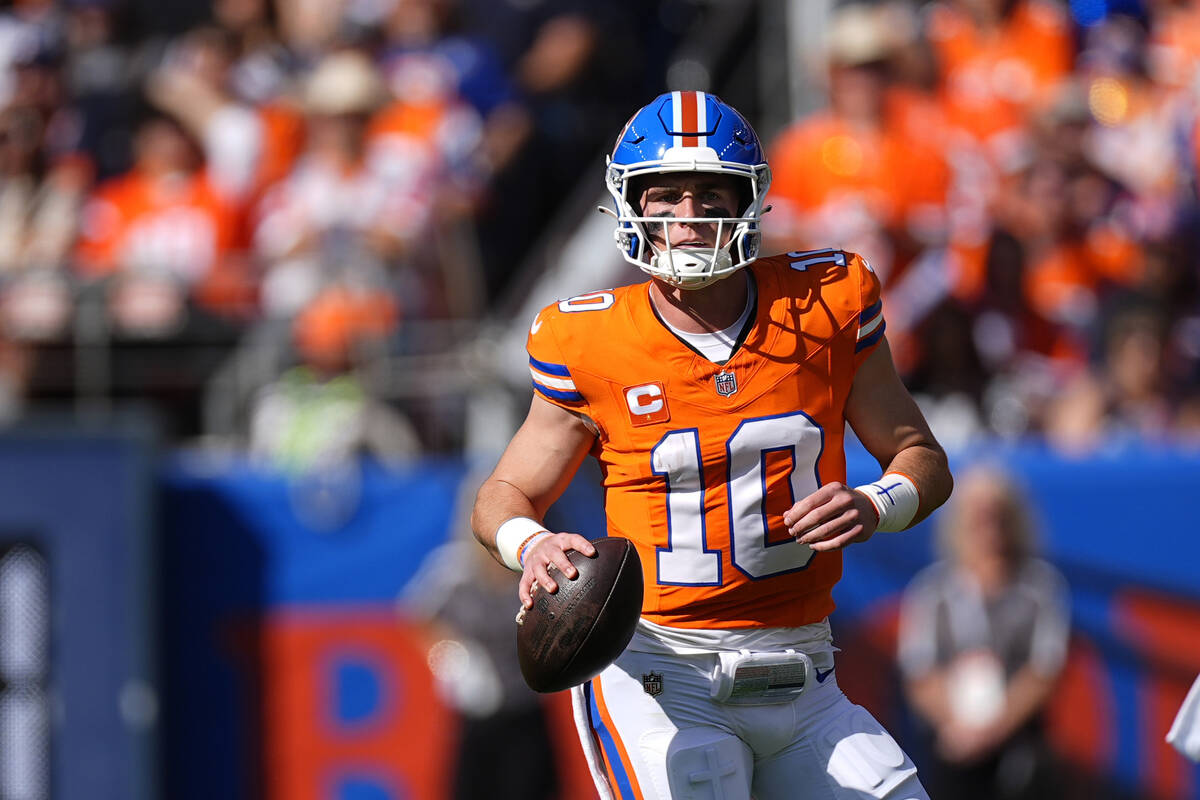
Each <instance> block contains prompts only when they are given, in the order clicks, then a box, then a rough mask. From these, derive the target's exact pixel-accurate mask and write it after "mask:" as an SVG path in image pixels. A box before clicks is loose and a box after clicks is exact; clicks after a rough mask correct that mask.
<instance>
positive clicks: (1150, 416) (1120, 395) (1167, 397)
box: [1045, 304, 1178, 453]
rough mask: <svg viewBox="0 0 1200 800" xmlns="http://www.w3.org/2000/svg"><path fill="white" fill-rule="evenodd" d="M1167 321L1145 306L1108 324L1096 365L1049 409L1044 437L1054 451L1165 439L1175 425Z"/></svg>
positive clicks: (1122, 313) (1088, 449) (1114, 315)
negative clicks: (1168, 367) (1169, 371)
mask: <svg viewBox="0 0 1200 800" xmlns="http://www.w3.org/2000/svg"><path fill="white" fill-rule="evenodd" d="M1166 336H1167V323H1166V319H1165V317H1164V315H1163V314H1162V312H1161V310H1159V309H1158V308H1156V307H1153V306H1148V305H1144V304H1137V305H1133V306H1131V307H1127V308H1123V309H1119V310H1117V311H1114V312H1113V313H1112V314H1111V315H1110V316H1109V317H1107V318H1106V320H1105V327H1104V332H1103V337H1102V339H1103V344H1102V348H1101V350H1100V352H1099V353H1098V358H1097V365H1096V366H1095V367H1092V368H1089V369H1085V370H1082V371H1081V372H1079V373H1078V374H1077V375H1076V376H1074V378H1073V380H1071V381H1069V382H1068V383H1067V384H1066V386H1065V387H1064V389H1063V391H1062V392H1061V393H1059V395H1058V396H1057V398H1056V399H1055V402H1054V403H1053V404H1051V406H1050V408H1049V409H1048V413H1047V418H1046V426H1045V435H1046V438H1047V440H1048V441H1049V442H1050V443H1051V444H1052V445H1053V446H1055V447H1057V448H1059V449H1061V450H1063V451H1066V452H1071V453H1088V452H1091V451H1093V450H1095V449H1096V448H1098V447H1101V446H1103V445H1106V444H1108V445H1112V444H1114V443H1117V442H1121V441H1124V440H1130V439H1134V440H1139V439H1140V440H1143V441H1151V442H1155V441H1158V442H1162V441H1165V440H1166V439H1167V438H1168V436H1169V434H1170V431H1171V428H1172V425H1173V422H1174V409H1173V401H1174V400H1177V399H1178V398H1177V397H1173V395H1174V394H1176V393H1175V392H1173V391H1172V388H1173V387H1172V386H1171V382H1170V380H1169V375H1168V372H1167V351H1168V346H1167V341H1166Z"/></svg>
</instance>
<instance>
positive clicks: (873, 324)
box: [858, 314, 883, 342]
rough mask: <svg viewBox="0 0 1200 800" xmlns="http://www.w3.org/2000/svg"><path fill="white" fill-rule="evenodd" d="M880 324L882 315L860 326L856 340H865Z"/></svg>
mask: <svg viewBox="0 0 1200 800" xmlns="http://www.w3.org/2000/svg"><path fill="white" fill-rule="evenodd" d="M882 324H883V314H878V315H876V317H875V319H873V320H871V321H870V322H868V323H867V324H866V325H862V326H860V327H859V329H858V340H859V341H860V342H861V341H862V340H863V339H865V338H867V337H868V336H870V335H871V334H872V333H874V332H875V329H876V328H878V327H879V326H880V325H882Z"/></svg>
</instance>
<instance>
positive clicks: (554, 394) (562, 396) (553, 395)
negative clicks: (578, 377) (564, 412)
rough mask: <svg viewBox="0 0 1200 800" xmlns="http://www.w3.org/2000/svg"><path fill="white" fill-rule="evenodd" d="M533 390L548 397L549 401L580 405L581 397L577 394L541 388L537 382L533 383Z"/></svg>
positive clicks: (545, 387)
mask: <svg viewBox="0 0 1200 800" xmlns="http://www.w3.org/2000/svg"><path fill="white" fill-rule="evenodd" d="M533 388H534V389H536V390H537V391H539V392H541V393H542V394H544V395H546V397H549V398H550V399H551V400H561V401H563V402H564V403H582V402H583V395H581V394H580V393H579V392H560V391H559V390H557V389H551V388H550V387H548V386H542V385H541V384H540V383H538V382H537V381H534V382H533Z"/></svg>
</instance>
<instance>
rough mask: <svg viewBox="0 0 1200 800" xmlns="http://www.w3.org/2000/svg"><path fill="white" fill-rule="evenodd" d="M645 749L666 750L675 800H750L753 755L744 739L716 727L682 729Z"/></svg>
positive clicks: (668, 777)
mask: <svg viewBox="0 0 1200 800" xmlns="http://www.w3.org/2000/svg"><path fill="white" fill-rule="evenodd" d="M654 738H655V737H654V736H653V735H651V736H650V737H647V741H646V742H645V743H644V746H645V749H646V750H648V751H650V752H653V753H654V755H655V757H661V756H659V755H658V754H659V753H660V752H661V751H663V750H665V763H666V770H667V781H668V783H669V786H670V790H671V798H673V800H749V798H750V775H751V769H752V763H753V756H752V755H751V753H750V748H749V747H747V746H746V744H745V742H743V741H742V740H741V739H739V738H737V737H736V736H734V735H733V734H731V733H725V732H724V731H721V730H719V729H717V728H683V729H682V730H679V731H676V732H675V734H674V735H673V736H665V737H663V738H662V739H661V740H660V741H657V742H656V741H654Z"/></svg>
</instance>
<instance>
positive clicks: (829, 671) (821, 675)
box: [813, 667, 833, 683]
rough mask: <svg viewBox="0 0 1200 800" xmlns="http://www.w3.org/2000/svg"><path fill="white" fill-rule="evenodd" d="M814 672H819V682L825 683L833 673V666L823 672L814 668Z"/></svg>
mask: <svg viewBox="0 0 1200 800" xmlns="http://www.w3.org/2000/svg"><path fill="white" fill-rule="evenodd" d="M813 672H815V673H817V683H824V682H825V679H826V678H828V677H829V676H830V675H832V674H833V667H830V668H829V669H827V670H825V671H824V672H821V670H819V669H816V668H814V669H813Z"/></svg>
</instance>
